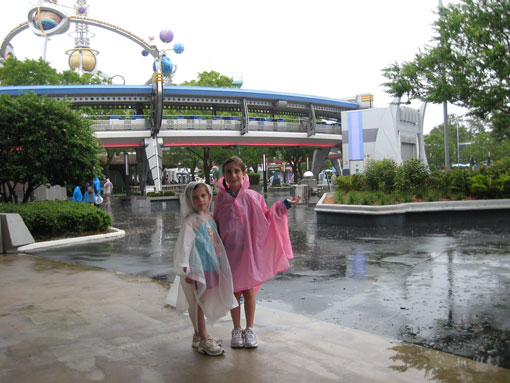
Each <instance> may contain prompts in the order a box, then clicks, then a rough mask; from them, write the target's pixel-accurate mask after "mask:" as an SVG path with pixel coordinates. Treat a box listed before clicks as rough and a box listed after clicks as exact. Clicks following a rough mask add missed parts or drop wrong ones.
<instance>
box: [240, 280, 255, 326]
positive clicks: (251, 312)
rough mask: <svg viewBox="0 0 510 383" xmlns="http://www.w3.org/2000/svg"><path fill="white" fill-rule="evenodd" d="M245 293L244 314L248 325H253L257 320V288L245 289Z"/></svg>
mask: <svg viewBox="0 0 510 383" xmlns="http://www.w3.org/2000/svg"><path fill="white" fill-rule="evenodd" d="M243 295H244V315H245V316H246V327H250V328H251V327H253V322H254V321H255V306H256V301H255V290H254V289H250V290H245V291H243Z"/></svg>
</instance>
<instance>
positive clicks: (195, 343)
mask: <svg viewBox="0 0 510 383" xmlns="http://www.w3.org/2000/svg"><path fill="white" fill-rule="evenodd" d="M211 339H212V340H214V341H215V342H216V344H217V345H218V346H222V345H223V340H222V339H220V338H215V337H214V336H213V337H212V338H211ZM199 343H200V338H199V337H198V335H197V334H193V340H192V341H191V347H193V348H198V344H199Z"/></svg>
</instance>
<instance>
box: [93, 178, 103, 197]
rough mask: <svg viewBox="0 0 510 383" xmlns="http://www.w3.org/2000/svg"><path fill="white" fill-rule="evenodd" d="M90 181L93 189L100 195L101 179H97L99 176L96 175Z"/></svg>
mask: <svg viewBox="0 0 510 383" xmlns="http://www.w3.org/2000/svg"><path fill="white" fill-rule="evenodd" d="M92 182H93V183H94V189H95V190H96V194H97V195H101V181H99V178H98V177H96V178H94V181H92Z"/></svg>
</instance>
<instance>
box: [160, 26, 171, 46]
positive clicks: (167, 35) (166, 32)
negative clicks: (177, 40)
mask: <svg viewBox="0 0 510 383" xmlns="http://www.w3.org/2000/svg"><path fill="white" fill-rule="evenodd" d="M159 38H160V39H161V41H163V42H164V43H169V42H171V41H172V40H173V39H174V33H173V32H172V31H171V30H170V29H163V30H162V31H161V32H159Z"/></svg>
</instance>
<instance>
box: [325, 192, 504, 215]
mask: <svg viewBox="0 0 510 383" xmlns="http://www.w3.org/2000/svg"><path fill="white" fill-rule="evenodd" d="M327 194H331V193H325V194H324V195H323V196H322V198H321V199H320V201H319V202H318V203H317V205H316V207H315V211H320V212H327V213H339V214H361V215H363V214H367V215H384V214H403V213H417V212H434V211H466V210H500V209H510V199H494V200H470V201H436V202H409V203H401V204H398V205H383V206H368V205H341V204H325V203H324V199H325V198H326V195H327Z"/></svg>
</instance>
